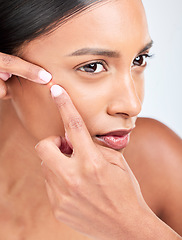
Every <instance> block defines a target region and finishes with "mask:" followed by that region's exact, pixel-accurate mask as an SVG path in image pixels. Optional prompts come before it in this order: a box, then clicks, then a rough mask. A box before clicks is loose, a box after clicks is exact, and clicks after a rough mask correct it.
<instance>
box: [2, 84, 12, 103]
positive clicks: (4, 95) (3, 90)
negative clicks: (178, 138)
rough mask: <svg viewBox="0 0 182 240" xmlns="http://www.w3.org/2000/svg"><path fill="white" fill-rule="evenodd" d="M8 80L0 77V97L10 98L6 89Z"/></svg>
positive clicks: (3, 98)
mask: <svg viewBox="0 0 182 240" xmlns="http://www.w3.org/2000/svg"><path fill="white" fill-rule="evenodd" d="M8 81H9V80H7V81H3V80H1V79H0V99H1V100H7V99H10V98H11V95H10V93H9V90H8Z"/></svg>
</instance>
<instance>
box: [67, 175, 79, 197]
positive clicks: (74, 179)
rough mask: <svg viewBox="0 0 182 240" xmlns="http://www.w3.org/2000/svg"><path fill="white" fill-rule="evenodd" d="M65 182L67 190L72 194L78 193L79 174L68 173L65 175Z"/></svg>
mask: <svg viewBox="0 0 182 240" xmlns="http://www.w3.org/2000/svg"><path fill="white" fill-rule="evenodd" d="M67 184H68V189H69V192H70V193H72V194H74V195H75V194H78V193H79V192H80V189H81V179H80V177H79V176H74V175H73V174H72V175H69V176H68V177H67Z"/></svg>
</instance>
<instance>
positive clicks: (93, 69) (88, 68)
mask: <svg viewBox="0 0 182 240" xmlns="http://www.w3.org/2000/svg"><path fill="white" fill-rule="evenodd" d="M77 70H79V71H81V72H87V73H92V74H93V73H101V72H104V71H106V68H105V66H104V64H103V63H102V62H93V63H89V64H86V65H84V66H82V67H79V68H78V69H77Z"/></svg>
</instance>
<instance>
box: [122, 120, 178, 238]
mask: <svg viewBox="0 0 182 240" xmlns="http://www.w3.org/2000/svg"><path fill="white" fill-rule="evenodd" d="M125 157H126V159H127V161H128V163H129V165H130V167H131V169H132V170H133V172H134V174H135V176H136V177H137V179H138V181H139V183H140V186H141V190H142V193H143V195H144V198H145V199H146V202H147V203H148V204H149V206H150V207H151V208H152V210H153V211H154V212H156V213H158V215H160V217H161V219H162V220H164V221H165V222H166V223H167V224H168V225H170V226H171V227H172V228H173V229H174V230H176V231H177V232H178V233H179V234H181V235H182V225H181V222H182V214H181V213H182V139H181V138H180V137H179V136H178V135H176V134H175V133H174V132H173V131H172V130H171V129H169V128H168V127H167V126H165V125H164V124H162V123H161V122H159V121H157V120H154V119H150V118H139V119H138V120H137V123H136V128H135V129H134V131H133V133H132V134H131V140H130V144H129V146H128V148H127V149H126V152H125Z"/></svg>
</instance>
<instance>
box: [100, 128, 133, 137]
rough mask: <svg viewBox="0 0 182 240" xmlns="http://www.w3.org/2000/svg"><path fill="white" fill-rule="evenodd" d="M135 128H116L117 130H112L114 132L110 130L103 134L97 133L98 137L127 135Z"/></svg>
mask: <svg viewBox="0 0 182 240" xmlns="http://www.w3.org/2000/svg"><path fill="white" fill-rule="evenodd" d="M132 130H133V128H131V129H121V130H116V131H112V132H108V133H104V134H101V135H96V136H97V137H101V136H120V137H122V136H125V135H127V134H129V133H130V132H131V131H132Z"/></svg>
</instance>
